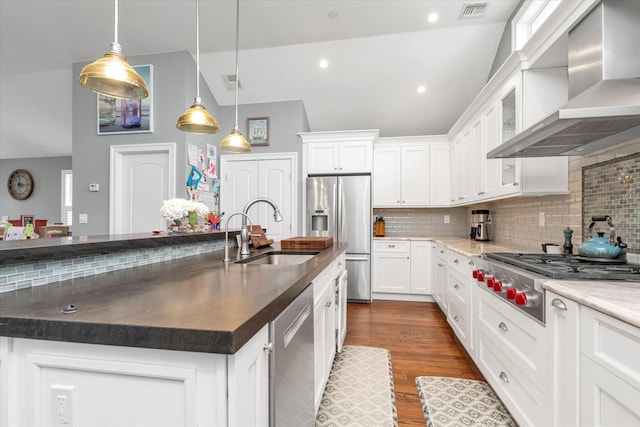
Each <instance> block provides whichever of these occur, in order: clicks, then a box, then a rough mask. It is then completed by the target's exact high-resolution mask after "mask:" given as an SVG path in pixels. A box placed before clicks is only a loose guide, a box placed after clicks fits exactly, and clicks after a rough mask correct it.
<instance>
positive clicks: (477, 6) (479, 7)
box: [458, 3, 487, 19]
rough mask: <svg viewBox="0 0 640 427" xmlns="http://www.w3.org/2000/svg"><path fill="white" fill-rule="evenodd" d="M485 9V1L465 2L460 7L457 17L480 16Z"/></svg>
mask: <svg viewBox="0 0 640 427" xmlns="http://www.w3.org/2000/svg"><path fill="white" fill-rule="evenodd" d="M486 9H487V4H486V3H473V4H465V5H464V6H463V7H462V11H461V12H460V16H459V17H458V19H472V18H481V17H482V15H484V11H485V10H486Z"/></svg>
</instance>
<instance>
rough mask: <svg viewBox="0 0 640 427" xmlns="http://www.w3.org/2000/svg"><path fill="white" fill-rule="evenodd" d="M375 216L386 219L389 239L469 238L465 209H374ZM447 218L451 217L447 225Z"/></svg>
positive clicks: (386, 232)
mask: <svg viewBox="0 0 640 427" xmlns="http://www.w3.org/2000/svg"><path fill="white" fill-rule="evenodd" d="M373 216H374V219H375V217H379V216H382V217H383V218H384V222H385V235H386V236H388V237H430V236H442V237H465V236H467V237H468V236H469V230H468V227H469V226H468V222H469V221H468V218H467V211H466V209H465V208H437V209H404V208H403V209H396V208H393V209H374V210H373ZM445 216H449V223H445ZM374 231H375V230H374Z"/></svg>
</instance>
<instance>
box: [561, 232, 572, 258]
mask: <svg viewBox="0 0 640 427" xmlns="http://www.w3.org/2000/svg"><path fill="white" fill-rule="evenodd" d="M563 233H564V245H562V253H563V254H565V255H571V254H573V244H572V243H571V236H573V230H572V229H570V228H569V227H568V226H567V228H565V229H564V231H563Z"/></svg>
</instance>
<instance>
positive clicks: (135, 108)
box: [97, 65, 153, 135]
mask: <svg viewBox="0 0 640 427" xmlns="http://www.w3.org/2000/svg"><path fill="white" fill-rule="evenodd" d="M133 69H134V70H136V72H137V73H138V74H140V77H142V78H143V79H144V81H145V83H146V84H147V87H148V88H149V96H148V97H146V98H143V99H124V98H114V97H112V96H106V95H101V94H98V95H97V98H98V135H112V134H118V133H150V132H153V65H137V66H135V67H133Z"/></svg>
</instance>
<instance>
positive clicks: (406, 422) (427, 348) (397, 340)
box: [345, 301, 484, 427]
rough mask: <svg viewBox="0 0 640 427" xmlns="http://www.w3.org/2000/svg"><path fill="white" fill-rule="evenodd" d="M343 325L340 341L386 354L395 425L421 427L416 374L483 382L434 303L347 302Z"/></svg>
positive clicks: (422, 422)
mask: <svg viewBox="0 0 640 427" xmlns="http://www.w3.org/2000/svg"><path fill="white" fill-rule="evenodd" d="M347 325H348V329H347V336H346V338H345V345H363V346H370V347H380V348H386V349H387V350H389V351H390V352H391V364H392V367H393V379H394V383H395V392H396V405H397V408H398V425H399V427H405V426H423V427H424V426H425V419H424V415H423V414H422V406H421V405H420V398H419V397H418V390H417V389H416V385H415V378H416V377H418V376H442V377H459V378H468V379H474V380H484V378H483V377H482V374H481V373H480V371H479V370H478V368H477V367H476V365H475V364H474V363H473V361H472V360H471V358H470V357H469V355H468V354H467V352H466V350H465V349H464V348H463V347H462V345H461V344H460V342H459V341H458V340H457V338H455V335H454V333H453V331H452V330H451V328H450V327H449V326H448V324H447V321H446V319H445V317H444V314H443V313H442V312H441V311H440V309H438V307H437V305H436V304H435V303H422V302H420V303H418V302H397V301H374V302H373V303H372V304H356V303H349V305H348V308H347Z"/></svg>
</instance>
